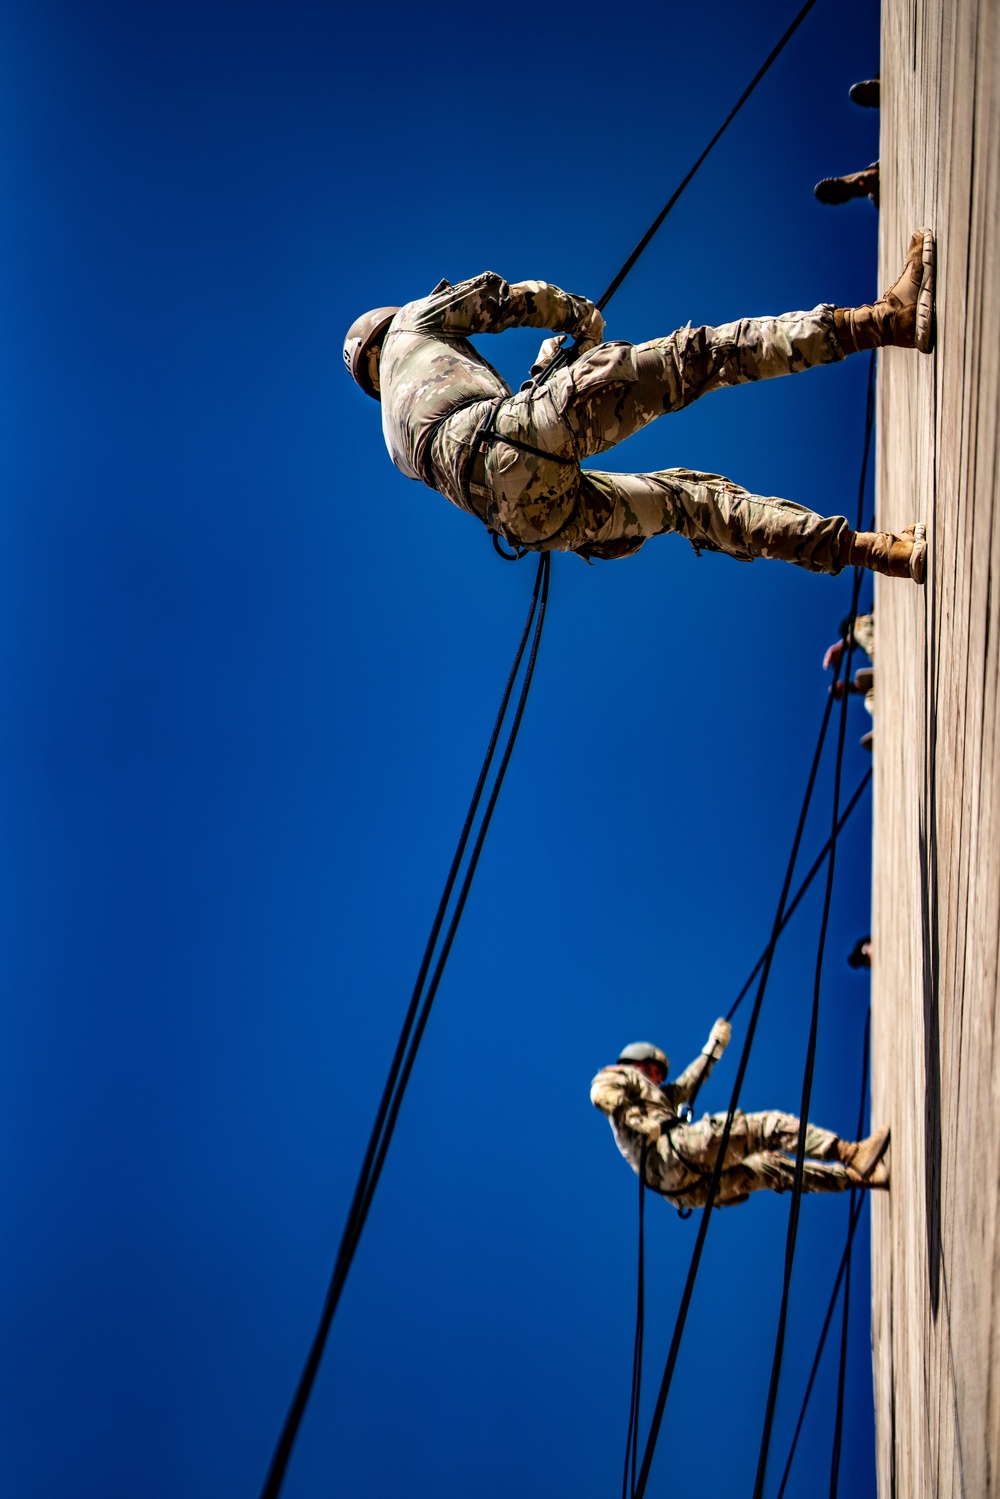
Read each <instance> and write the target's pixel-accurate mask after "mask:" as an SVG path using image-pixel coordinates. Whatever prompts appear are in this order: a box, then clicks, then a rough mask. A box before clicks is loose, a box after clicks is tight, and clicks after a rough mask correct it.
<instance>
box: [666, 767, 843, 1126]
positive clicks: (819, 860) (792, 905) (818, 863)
mask: <svg viewBox="0 0 1000 1499" xmlns="http://www.w3.org/2000/svg"><path fill="white" fill-rule="evenodd" d="M871 778H872V773H871V770H870V769H869V770H866V771H865V773H864V775H863V776H862V777H861V780H860V781H859V782H858V784H857V787H856V788H855V792H854V795H853V796H852V797H851V799H850V801H849V802H848V803H847V806H846V807H845V808H844V810H843V812H842V813H841V814H840V821H839V822H838V823H837V837H838V838H839V837H840V834H841V833H842V832H843V830H844V826H845V824H846V822H847V819H848V818H849V817H850V815H851V813H852V812H853V811H854V809H855V807H856V806H857V805H858V802H859V801H860V800H861V795H862V792H863V791H864V790H865V788H866V787H867V785H868V783H869V781H870V780H871ZM832 842H833V838H832V836H831V837H830V838H828V839H827V840H826V842H825V843H824V844H823V847H822V848H821V849H820V851H819V853H818V854H817V855H816V858H815V860H814V861H813V864H812V866H811V867H810V870H809V873H808V874H807V875H806V877H805V879H804V880H803V881H802V884H801V885H800V886H799V888H798V890H796V892H795V896H794V898H793V899H792V900H790V901H789V902H788V908H787V910H786V911H785V914H784V917H783V918H782V922H781V926H780V928H779V932H778V935H779V936H780V935H781V933H782V932H783V931H784V930H785V927H786V926H787V925H788V923H789V922H790V921H791V919H792V917H793V916H794V915H795V912H796V911H797V910H798V907H799V904H800V902H801V900H802V897H803V896H804V895H805V893H806V891H807V890H808V889H809V886H810V885H811V884H812V882H813V880H814V879H815V878H816V876H817V874H819V871H820V869H821V868H822V865H823V861H824V860H825V858H826V856H827V854H828V853H829V852H830V846H831V844H832ZM766 956H767V952H766V950H765V951H764V952H762V953H761V955H760V957H759V958H758V959H757V962H756V964H755V966H754V968H753V971H752V972H751V973H750V974H749V976H748V978H747V981H746V983H745V984H744V985H743V988H742V989H741V990H740V992H739V994H737V996H736V998H735V999H734V1000H733V1002H732V1004H731V1005H730V1006H729V1009H728V1010H727V1011H726V1019H727V1020H732V1018H733V1016H734V1015H735V1014H736V1011H737V1010H738V1009H739V1007H740V1005H741V1004H742V1003H743V1001H744V999H745V998H746V996H747V994H748V992H749V989H750V985H751V984H752V983H753V981H754V979H755V978H756V977H757V975H758V973H759V972H760V970H761V968H762V966H763V963H764V959H765V957H766ZM699 1086H700V1085H699ZM691 1101H692V1103H693V1102H694V1094H692V1095H691Z"/></svg>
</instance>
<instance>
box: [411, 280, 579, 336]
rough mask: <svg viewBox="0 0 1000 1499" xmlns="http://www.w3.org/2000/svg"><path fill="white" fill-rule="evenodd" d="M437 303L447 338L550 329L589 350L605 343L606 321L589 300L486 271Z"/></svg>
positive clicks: (543, 283)
mask: <svg viewBox="0 0 1000 1499" xmlns="http://www.w3.org/2000/svg"><path fill="white" fill-rule="evenodd" d="M430 300H431V301H432V302H435V303H436V304H437V308H436V313H437V320H438V326H439V328H440V330H441V332H442V333H505V332H506V331H507V329H508V328H548V329H550V330H551V331H552V332H553V333H567V334H569V336H570V337H571V338H578V339H581V340H583V342H584V343H585V344H587V345H593V344H597V343H600V341H601V339H602V337H603V335H604V319H603V318H602V317H601V314H600V313H599V312H598V310H597V308H596V307H595V306H594V304H593V302H591V301H590V299H589V298H588V297H577V296H573V295H572V294H571V293H569V292H565V291H562V290H560V288H559V287H558V286H552V285H550V284H549V282H547V281H515V282H513V283H511V282H508V281H505V280H504V279H503V277H502V276H497V275H495V274H494V273H493V272H492V271H486V272H484V274H483V275H482V276H476V277H475V278H474V279H473V280H472V281H463V282H461V283H460V284H459V285H458V286H452V287H447V288H442V289H441V290H440V291H439V292H436V293H435V294H434V295H433V296H432V298H431V299H430Z"/></svg>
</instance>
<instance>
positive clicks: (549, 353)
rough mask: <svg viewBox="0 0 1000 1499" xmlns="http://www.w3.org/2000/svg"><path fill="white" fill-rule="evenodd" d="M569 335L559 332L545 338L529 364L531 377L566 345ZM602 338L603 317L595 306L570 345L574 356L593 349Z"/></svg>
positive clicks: (537, 374)
mask: <svg viewBox="0 0 1000 1499" xmlns="http://www.w3.org/2000/svg"><path fill="white" fill-rule="evenodd" d="M568 338H569V335H568V334H567V333H559V334H557V335H556V336H555V337H553V338H547V339H546V340H545V342H544V343H543V344H542V347H541V348H540V349H539V351H538V354H537V355H536V357H535V362H534V364H533V365H532V366H531V378H532V379H533V380H535V379H537V378H538V376H539V375H540V374H541V373H542V371H543V370H545V369H547V368H548V367H549V365H550V364H551V363H552V361H553V359H554V358H555V357H556V355H557V354H558V353H559V352H560V351H561V350H562V349H563V348H565V346H566V342H567V339H568ZM603 338H604V319H603V317H602V316H601V314H600V313H599V312H598V310H597V308H596V307H595V308H594V310H593V311H592V312H591V314H590V317H589V319H588V320H587V323H586V325H585V326H584V327H583V328H582V329H581V330H580V332H579V334H578V335H577V337H576V340H575V342H574V343H573V347H572V354H573V357H574V358H575V357H576V356H578V355H580V354H586V352H587V350H588V349H594V348H596V347H597V345H598V344H599V343H600V342H601V340H602V339H603Z"/></svg>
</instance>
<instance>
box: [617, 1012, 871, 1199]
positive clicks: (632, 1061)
mask: <svg viewBox="0 0 1000 1499" xmlns="http://www.w3.org/2000/svg"><path fill="white" fill-rule="evenodd" d="M730 1033H731V1031H730V1025H729V1022H728V1021H727V1020H717V1021H716V1022H715V1024H714V1025H713V1027H712V1031H711V1034H710V1036H709V1038H708V1040H707V1041H706V1043H705V1046H704V1048H703V1050H702V1051H701V1053H700V1055H699V1056H697V1057H696V1058H695V1060H694V1061H693V1062H692V1063H691V1065H690V1067H686V1068H685V1069H684V1071H683V1072H682V1073H681V1075H680V1077H679V1078H678V1079H677V1081H676V1082H674V1083H667V1081H666V1078H667V1074H668V1072H669V1070H670V1063H669V1061H668V1059H667V1056H666V1054H665V1053H664V1052H662V1051H661V1050H660V1048H659V1047H658V1046H652V1045H651V1044H650V1043H649V1042H648V1041H636V1042H634V1043H633V1044H632V1045H631V1046H626V1048H625V1050H624V1051H623V1052H622V1053H621V1055H620V1056H619V1058H618V1061H617V1062H616V1063H615V1064H614V1065H613V1066H611V1067H604V1068H602V1070H601V1071H600V1072H599V1073H598V1074H597V1076H596V1077H595V1078H594V1081H593V1083H592V1084H591V1088H590V1098H591V1102H592V1103H593V1104H594V1106H595V1108H598V1109H600V1110H601V1112H602V1113H604V1114H607V1116H608V1119H609V1120H610V1122H611V1128H612V1130H613V1131H614V1136H615V1139H616V1140H617V1142H618V1149H619V1150H620V1151H621V1153H622V1155H623V1156H624V1157H625V1159H626V1160H627V1161H628V1162H629V1163H630V1165H631V1166H632V1169H633V1170H634V1171H636V1172H638V1171H639V1169H640V1164H641V1162H642V1156H643V1147H644V1146H645V1154H646V1162H645V1167H646V1185H647V1186H649V1187H651V1188H652V1189H653V1191H654V1192H659V1193H660V1195H661V1196H662V1197H665V1198H666V1199H667V1201H668V1202H671V1203H673V1205H674V1206H675V1207H677V1208H682V1209H683V1208H695V1207H704V1205H705V1202H706V1201H707V1199H708V1190H709V1184H710V1181H711V1177H712V1172H713V1170H714V1168H715V1163H716V1159H717V1157H718V1154H719V1146H720V1143H721V1140H722V1133H723V1130H724V1128H725V1123H726V1115H725V1114H706V1115H705V1116H704V1118H702V1119H699V1120H695V1121H694V1122H691V1123H687V1122H685V1120H684V1119H683V1117H682V1116H681V1113H680V1110H681V1109H682V1107H683V1105H684V1104H686V1103H687V1102H688V1100H689V1099H690V1098H691V1096H692V1094H693V1093H694V1092H695V1091H696V1090H697V1088H698V1087H699V1086H700V1084H701V1083H702V1082H704V1080H705V1078H707V1077H708V1075H709V1073H710V1072H711V1070H712V1068H713V1066H714V1065H715V1063H716V1062H717V1061H718V1059H719V1058H720V1057H721V1055H722V1053H723V1052H724V1051H725V1049H726V1046H727V1045H728V1043H729V1037H730ZM798 1137H799V1121H798V1119H796V1118H795V1117H794V1116H793V1115H791V1114H781V1113H778V1112H777V1111H776V1110H769V1111H768V1112H766V1113H759V1114H744V1113H743V1111H742V1109H737V1110H736V1111H735V1112H734V1114H733V1125H732V1131H731V1133H730V1136H729V1142H728V1144H727V1146H726V1158H725V1164H724V1166H723V1169H722V1172H721V1174H720V1177H719V1185H718V1190H717V1192H716V1196H715V1206H716V1207H732V1206H735V1204H737V1203H740V1202H746V1200H747V1198H748V1197H749V1196H750V1193H751V1192H760V1191H762V1190H764V1189H765V1188H766V1189H769V1190H770V1191H772V1192H788V1191H790V1190H791V1187H792V1185H793V1182H794V1179H795V1162H794V1159H793V1156H794V1154H795V1150H796V1147H797V1144H798ZM888 1144H889V1131H888V1129H881V1130H879V1131H877V1133H875V1134H874V1135H871V1136H870V1137H869V1138H868V1139H867V1140H859V1141H854V1140H841V1139H840V1138H839V1136H837V1135H835V1134H834V1133H833V1132H832V1131H831V1130H828V1129H820V1128H819V1127H818V1126H817V1125H815V1124H807V1125H806V1152H805V1153H806V1157H807V1159H806V1162H805V1168H804V1171H803V1176H802V1190H803V1191H804V1192H844V1191H848V1190H849V1189H850V1188H851V1187H880V1188H886V1187H888V1185H889V1169H888V1164H887V1162H886V1159H885V1151H886V1148H887V1146H888Z"/></svg>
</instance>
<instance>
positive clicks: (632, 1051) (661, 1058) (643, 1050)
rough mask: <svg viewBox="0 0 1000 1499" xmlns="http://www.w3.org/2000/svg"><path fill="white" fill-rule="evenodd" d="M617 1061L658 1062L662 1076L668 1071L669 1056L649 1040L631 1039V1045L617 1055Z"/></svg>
mask: <svg viewBox="0 0 1000 1499" xmlns="http://www.w3.org/2000/svg"><path fill="white" fill-rule="evenodd" d="M618 1060H619V1062H659V1064H660V1066H661V1067H662V1068H663V1076H664V1077H666V1076H667V1074H668V1073H669V1071H670V1058H669V1057H668V1056H667V1054H666V1052H665V1051H661V1050H660V1048H659V1047H658V1046H654V1045H653V1044H652V1043H651V1042H650V1041H633V1042H632V1045H631V1046H626V1048H625V1050H624V1051H623V1052H621V1053H620V1055H619V1057H618Z"/></svg>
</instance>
